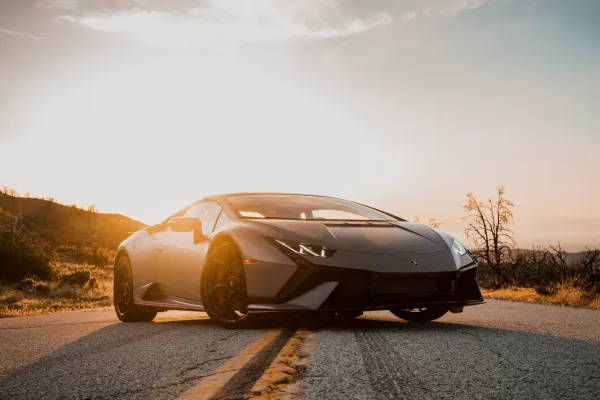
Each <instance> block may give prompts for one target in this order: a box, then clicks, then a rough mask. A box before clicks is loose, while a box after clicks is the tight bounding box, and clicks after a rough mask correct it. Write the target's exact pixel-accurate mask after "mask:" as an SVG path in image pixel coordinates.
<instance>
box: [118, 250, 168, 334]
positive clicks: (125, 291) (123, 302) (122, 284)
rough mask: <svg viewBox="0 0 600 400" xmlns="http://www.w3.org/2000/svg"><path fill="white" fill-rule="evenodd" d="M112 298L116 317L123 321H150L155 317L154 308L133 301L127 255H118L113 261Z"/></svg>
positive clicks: (131, 279)
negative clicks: (114, 261) (115, 260)
mask: <svg viewBox="0 0 600 400" xmlns="http://www.w3.org/2000/svg"><path fill="white" fill-rule="evenodd" d="M113 299H114V300H113V301H114V305H115V312H116V313H117V317H118V318H119V319H120V320H121V321H123V322H140V321H152V320H153V319H154V317H156V313H157V311H156V309H154V308H149V307H142V306H138V305H136V304H135V303H134V302H133V277H132V273H131V264H130V262H129V259H128V258H127V256H120V257H119V258H118V259H117V262H116V263H115V273H114V289H113Z"/></svg>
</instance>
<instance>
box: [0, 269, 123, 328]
mask: <svg viewBox="0 0 600 400" xmlns="http://www.w3.org/2000/svg"><path fill="white" fill-rule="evenodd" d="M55 271H56V279H53V280H52V281H51V282H43V281H36V280H29V281H28V282H27V283H28V285H23V284H14V285H0V318H1V317H15V316H23V315H37V314H52V313H55V312H61V311H72V310H86V309H97V308H104V307H109V306H111V305H112V286H113V284H112V268H111V267H104V268H95V267H93V266H89V265H78V264H61V265H58V266H55ZM76 271H89V272H90V275H91V276H92V277H93V278H95V282H93V283H92V284H91V285H90V282H87V283H85V284H84V285H82V286H79V285H74V284H69V283H65V282H64V280H63V279H61V277H63V276H68V275H70V274H72V273H73V272H76Z"/></svg>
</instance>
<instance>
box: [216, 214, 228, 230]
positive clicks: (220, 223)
mask: <svg viewBox="0 0 600 400" xmlns="http://www.w3.org/2000/svg"><path fill="white" fill-rule="evenodd" d="M229 221H231V219H230V218H229V217H228V216H227V214H226V213H225V211H221V214H219V219H218V220H217V225H215V231H218V230H219V229H221V227H222V226H224V225H225V224H227V223H228V222H229Z"/></svg>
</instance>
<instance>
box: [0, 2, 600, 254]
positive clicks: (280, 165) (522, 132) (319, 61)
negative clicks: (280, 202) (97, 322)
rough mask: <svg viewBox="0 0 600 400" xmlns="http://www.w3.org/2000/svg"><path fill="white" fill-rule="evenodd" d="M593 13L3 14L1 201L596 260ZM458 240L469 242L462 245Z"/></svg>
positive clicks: (93, 5) (145, 6) (4, 7)
mask: <svg viewBox="0 0 600 400" xmlns="http://www.w3.org/2000/svg"><path fill="white" fill-rule="evenodd" d="M599 104H600V2H599V1H596V0H406V1H404V0H370V1H359V0H304V1H292V0H285V1H284V0H280V1H277V0H254V1H243V0H168V1H167V0H35V1H34V0H0V184H2V185H7V186H9V187H11V188H14V189H16V190H17V191H18V192H21V193H24V192H30V193H31V194H32V195H33V196H40V197H41V196H51V197H54V198H56V199H57V200H58V201H60V202H62V203H65V204H80V205H88V204H91V203H94V204H96V206H97V207H98V209H99V210H100V211H101V212H113V213H122V214H125V215H128V216H130V217H132V218H135V219H138V220H141V221H143V222H146V223H148V224H151V223H155V222H158V221H160V220H162V219H163V218H165V217H166V216H168V215H170V214H171V213H173V212H174V211H176V210H177V209H179V208H181V207H182V206H184V205H187V204H189V203H191V202H193V201H195V200H197V199H199V198H201V197H203V196H206V195H210V194H216V193H226V192H236V191H285V192H300V193H314V194H324V195H331V196H336V197H342V198H347V199H350V200H355V201H358V202H361V203H366V204H369V205H372V206H375V207H377V208H382V209H385V210H388V211H390V212H392V213H395V214H397V215H400V216H403V217H404V218H407V219H413V217H414V216H419V217H420V219H421V220H428V219H429V218H431V217H435V218H436V220H438V221H440V222H442V229H445V230H448V231H450V232H452V233H455V234H456V235H457V236H458V237H461V238H463V237H464V234H463V233H462V230H463V229H464V226H465V222H464V221H463V220H461V217H462V216H464V215H465V212H464V210H463V209H462V205H463V204H465V203H466V194H467V192H473V193H474V194H475V195H476V196H477V197H478V198H480V199H482V200H485V199H486V198H487V197H489V196H493V195H494V194H495V190H496V189H495V188H496V187H497V186H500V185H504V187H505V188H506V196H507V198H509V199H510V200H512V201H513V202H514V203H515V208H514V214H515V222H514V224H515V225H514V228H515V229H514V230H515V233H516V234H517V241H518V243H519V246H522V247H529V246H531V245H534V244H535V245H542V246H543V245H546V244H548V242H556V241H561V243H562V244H563V245H565V246H566V247H567V248H570V249H573V250H575V249H577V250H578V249H582V248H583V247H585V245H590V246H600V207H599V205H600V185H598V182H600V113H599V112H598V105H599ZM461 235H462V236H461Z"/></svg>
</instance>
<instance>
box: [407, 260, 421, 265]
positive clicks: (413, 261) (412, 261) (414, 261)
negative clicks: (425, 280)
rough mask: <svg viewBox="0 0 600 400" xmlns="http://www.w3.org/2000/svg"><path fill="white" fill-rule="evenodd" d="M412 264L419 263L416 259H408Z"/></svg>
mask: <svg viewBox="0 0 600 400" xmlns="http://www.w3.org/2000/svg"><path fill="white" fill-rule="evenodd" d="M408 261H409V262H410V263H411V264H412V265H419V262H418V261H417V260H408Z"/></svg>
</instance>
